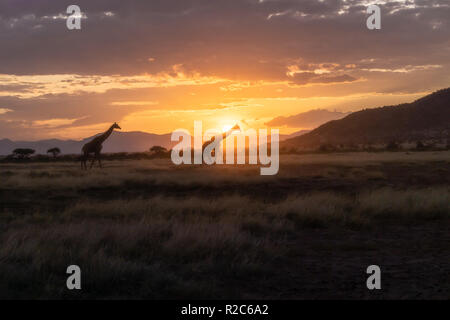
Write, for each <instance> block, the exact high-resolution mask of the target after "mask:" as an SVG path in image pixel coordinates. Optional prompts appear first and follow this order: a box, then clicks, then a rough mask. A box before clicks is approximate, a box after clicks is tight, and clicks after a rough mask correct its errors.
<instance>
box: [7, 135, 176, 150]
mask: <svg viewBox="0 0 450 320" xmlns="http://www.w3.org/2000/svg"><path fill="white" fill-rule="evenodd" d="M94 137H95V136H93V137H89V138H86V139H83V140H79V141H77V140H59V139H50V140H39V141H11V140H9V139H3V140H0V154H1V155H7V154H11V152H12V150H14V149H16V148H31V149H34V150H36V153H37V154H45V153H46V152H47V150H48V149H50V148H54V147H58V148H60V149H61V152H62V153H63V154H79V153H81V148H82V147H83V145H84V144H85V143H86V142H88V141H90V140H91V139H92V138H94ZM155 145H158V146H162V147H165V148H171V147H172V146H173V142H171V141H170V134H162V135H159V134H153V133H146V132H140V131H135V132H120V131H114V132H113V133H112V134H111V136H110V137H109V139H108V140H106V141H105V143H104V144H103V150H102V152H105V153H109V152H141V151H148V150H149V149H150V148H151V147H152V146H155Z"/></svg>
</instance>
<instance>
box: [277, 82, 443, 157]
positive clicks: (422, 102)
mask: <svg viewBox="0 0 450 320" xmlns="http://www.w3.org/2000/svg"><path fill="white" fill-rule="evenodd" d="M449 134H450V88H447V89H443V90H440V91H437V92H435V93H432V94H430V95H427V96H425V97H423V98H421V99H418V100H416V101H414V102H412V103H404V104H400V105H397V106H386V107H381V108H374V109H365V110H362V111H358V112H354V113H351V114H350V115H348V116H346V117H345V118H343V119H340V120H334V121H330V122H327V123H325V124H323V125H321V126H320V127H318V128H316V129H314V130H312V131H311V132H309V133H307V134H304V135H302V136H300V137H294V138H292V139H287V140H286V141H284V142H283V143H282V144H281V146H284V147H286V148H298V149H314V148H317V147H319V146H320V145H323V144H331V145H345V144H377V143H384V144H386V143H391V142H397V143H401V142H407V141H411V142H413V141H414V142H417V141H420V140H433V141H436V142H437V141H439V142H444V143H446V142H447V143H448V142H449V141H450V139H449Z"/></svg>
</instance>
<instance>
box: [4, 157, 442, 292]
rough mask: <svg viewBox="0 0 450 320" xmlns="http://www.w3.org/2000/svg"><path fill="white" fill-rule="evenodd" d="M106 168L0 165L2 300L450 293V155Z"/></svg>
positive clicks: (114, 164)
mask: <svg viewBox="0 0 450 320" xmlns="http://www.w3.org/2000/svg"><path fill="white" fill-rule="evenodd" d="M104 165H105V168H104V169H98V168H95V169H93V170H91V171H81V170H80V169H79V163H78V164H77V163H73V162H55V163H32V162H30V163H23V164H20V163H13V164H1V165H0V298H3V299H10V298H33V299H34V298H39V299H46V298H64V299H79V298H82V299H87V298H114V299H115V298H149V299H183V298H189V299H196V298H207V299H209V298H218V299H222V298H234V299H246V298H249V299H251V298H255V299H260V298H261V299H318V298H338V299H355V298H363V299H393V298H399V299H404V298H412V299H424V298H431V299H448V298H450V290H449V289H450V234H449V230H450V228H449V226H450V152H448V151H444V152H418V153H405V152H394V153H342V154H337V153H336V154H316V155H296V156H294V155H286V156H282V157H281V164H280V171H279V174H278V175H276V176H260V175H259V167H258V166H178V167H177V166H175V165H173V164H172V163H171V162H170V159H154V160H141V161H138V160H134V161H107V162H105V163H104ZM71 264H76V265H79V266H80V267H81V270H82V290H81V291H77V290H74V291H69V290H67V288H66V279H67V278H66V277H67V276H68V275H67V274H66V268H67V266H69V265H71ZM372 264H376V265H379V266H380V267H381V271H382V277H381V280H382V289H381V290H378V291H376V290H375V291H369V290H368V289H367V288H366V279H367V277H368V275H367V274H366V268H367V267H368V266H369V265H372Z"/></svg>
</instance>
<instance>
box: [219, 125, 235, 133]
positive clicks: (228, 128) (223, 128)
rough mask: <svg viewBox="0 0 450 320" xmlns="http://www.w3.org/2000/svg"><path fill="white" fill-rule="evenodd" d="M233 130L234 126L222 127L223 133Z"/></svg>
mask: <svg viewBox="0 0 450 320" xmlns="http://www.w3.org/2000/svg"><path fill="white" fill-rule="evenodd" d="M231 128H233V125H232V124H226V125H224V126H223V127H222V131H223V132H227V131H228V130H230V129H231Z"/></svg>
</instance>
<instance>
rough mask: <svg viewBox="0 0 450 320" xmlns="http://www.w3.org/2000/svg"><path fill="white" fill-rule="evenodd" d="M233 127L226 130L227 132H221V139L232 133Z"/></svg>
mask: <svg viewBox="0 0 450 320" xmlns="http://www.w3.org/2000/svg"><path fill="white" fill-rule="evenodd" d="M233 131H234V130H233V129H230V130H228V131H227V132H225V133H223V134H222V139H224V140H225V139H226V138H227V137H228V136H229V135H230V134H232V133H233Z"/></svg>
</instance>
